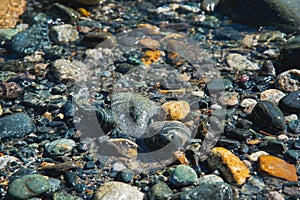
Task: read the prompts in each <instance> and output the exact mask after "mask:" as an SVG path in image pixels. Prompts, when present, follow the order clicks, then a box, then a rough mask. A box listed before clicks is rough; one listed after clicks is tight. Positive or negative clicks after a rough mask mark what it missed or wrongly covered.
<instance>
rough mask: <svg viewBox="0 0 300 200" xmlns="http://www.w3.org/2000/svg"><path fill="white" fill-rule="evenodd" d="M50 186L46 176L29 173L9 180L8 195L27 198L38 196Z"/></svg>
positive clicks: (14, 197)
mask: <svg viewBox="0 0 300 200" xmlns="http://www.w3.org/2000/svg"><path fill="white" fill-rule="evenodd" d="M50 188H51V186H50V184H49V181H48V179H47V178H46V176H43V175H40V174H30V175H25V176H22V177H21V178H18V179H16V180H14V181H13V182H11V183H10V184H9V187H8V195H9V196H10V197H12V198H13V199H28V198H31V197H38V196H40V195H41V194H43V193H45V192H47V191H48V190H49V189H50Z"/></svg>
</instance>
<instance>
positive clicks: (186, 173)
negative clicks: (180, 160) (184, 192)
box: [170, 165, 197, 186]
mask: <svg viewBox="0 0 300 200" xmlns="http://www.w3.org/2000/svg"><path fill="white" fill-rule="evenodd" d="M170 181H171V183H172V184H174V185H177V186H186V185H191V184H193V183H195V182H196V181H197V173H196V172H195V170H194V169H193V168H191V167H190V166H188V165H178V166H177V167H176V168H175V170H174V172H173V174H172V175H171V179H170Z"/></svg>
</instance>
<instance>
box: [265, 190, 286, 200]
mask: <svg viewBox="0 0 300 200" xmlns="http://www.w3.org/2000/svg"><path fill="white" fill-rule="evenodd" d="M266 199H267V200H273V199H276V200H284V199H285V198H284V197H283V195H282V194H281V193H279V192H277V191H272V192H269V193H268V194H267V195H266Z"/></svg>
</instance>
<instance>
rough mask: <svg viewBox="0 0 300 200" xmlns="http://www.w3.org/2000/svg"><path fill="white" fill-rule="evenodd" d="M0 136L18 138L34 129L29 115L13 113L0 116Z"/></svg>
mask: <svg viewBox="0 0 300 200" xmlns="http://www.w3.org/2000/svg"><path fill="white" fill-rule="evenodd" d="M0 130H1V131H0V138H1V139H7V138H20V137H24V136H25V135H28V134H30V133H32V132H33V131H35V125H34V123H33V120H32V119H31V117H29V116H28V115H27V114H26V113H23V112H20V113H13V114H10V115H7V116H3V117H1V118H0Z"/></svg>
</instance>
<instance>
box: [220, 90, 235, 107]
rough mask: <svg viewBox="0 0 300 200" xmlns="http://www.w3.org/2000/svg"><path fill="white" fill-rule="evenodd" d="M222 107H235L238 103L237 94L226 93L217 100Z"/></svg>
mask: <svg viewBox="0 0 300 200" xmlns="http://www.w3.org/2000/svg"><path fill="white" fill-rule="evenodd" d="M219 101H220V103H221V104H222V105H226V106H230V107H232V106H236V105H237V104H238V103H239V93H237V92H226V93H224V94H223V95H221V97H220V98H219Z"/></svg>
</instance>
